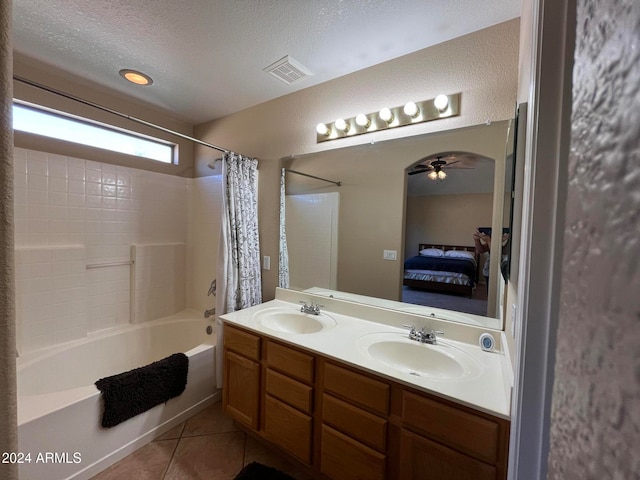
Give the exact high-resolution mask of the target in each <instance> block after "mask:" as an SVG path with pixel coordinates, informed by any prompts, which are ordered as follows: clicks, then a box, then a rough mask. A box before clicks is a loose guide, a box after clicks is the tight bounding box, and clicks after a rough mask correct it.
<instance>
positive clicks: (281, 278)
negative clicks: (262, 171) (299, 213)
mask: <svg viewBox="0 0 640 480" xmlns="http://www.w3.org/2000/svg"><path fill="white" fill-rule="evenodd" d="M286 173H287V172H286V170H285V169H284V168H283V169H282V172H281V174H280V245H279V248H278V286H279V287H280V288H289V249H288V247H287V232H286V220H285V219H286V205H285V204H286V201H285V195H286V188H285V184H286V178H285V177H286Z"/></svg>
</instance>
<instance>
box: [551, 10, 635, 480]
mask: <svg viewBox="0 0 640 480" xmlns="http://www.w3.org/2000/svg"><path fill="white" fill-rule="evenodd" d="M577 16H578V18H577V32H576V52H575V67H574V85H573V118H572V132H571V133H572V140H571V154H570V162H569V189H568V199H567V218H566V222H567V223H566V231H565V245H564V262H563V274H562V277H563V278H562V292H561V305H560V323H559V329H558V344H557V358H556V377H555V386H554V394H553V412H552V426H551V439H550V440H551V441H550V456H549V478H551V479H562V480H571V479H613V478H615V479H626V480H629V479H637V478H640V448H638V441H639V440H640V408H638V406H639V405H640V328H639V327H640V296H639V295H638V293H639V292H640V240H639V237H640V235H639V234H640V230H639V228H638V226H639V223H638V220H639V216H640V193H639V192H640V3H639V2H638V1H637V0H621V1H618V2H610V1H608V0H580V1H579V2H578V7H577Z"/></svg>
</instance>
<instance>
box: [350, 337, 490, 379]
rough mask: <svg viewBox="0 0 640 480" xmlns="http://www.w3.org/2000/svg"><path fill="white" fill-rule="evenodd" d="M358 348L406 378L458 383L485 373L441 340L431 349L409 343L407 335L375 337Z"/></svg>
mask: <svg viewBox="0 0 640 480" xmlns="http://www.w3.org/2000/svg"><path fill="white" fill-rule="evenodd" d="M357 348H358V349H359V350H360V352H361V353H363V354H364V355H365V356H367V357H368V358H370V359H371V360H373V361H374V362H377V363H380V364H382V365H384V366H386V367H389V368H392V369H394V370H396V371H397V372H399V373H402V374H405V375H412V376H415V377H424V378H428V379H430V380H445V381H449V380H457V381H459V380H467V379H470V378H474V377H476V376H478V375H480V373H482V366H481V365H480V364H478V362H477V361H476V360H475V359H474V358H473V357H472V356H471V355H469V354H468V353H467V352H465V351H464V350H462V349H460V348H457V347H454V346H453V345H451V344H449V343H444V342H442V341H440V340H438V344H437V345H429V344H424V343H419V342H417V341H415V340H409V339H408V338H407V335H406V334H398V333H376V334H371V335H364V336H363V337H360V339H359V340H358V342H357Z"/></svg>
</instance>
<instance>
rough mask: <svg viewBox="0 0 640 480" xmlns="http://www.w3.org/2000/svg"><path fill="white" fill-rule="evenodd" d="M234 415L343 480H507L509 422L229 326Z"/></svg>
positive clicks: (227, 392)
mask: <svg viewBox="0 0 640 480" xmlns="http://www.w3.org/2000/svg"><path fill="white" fill-rule="evenodd" d="M224 335H225V339H224V369H223V370H224V377H225V378H224V382H223V385H224V390H223V406H224V409H225V411H226V412H227V413H228V414H229V415H231V416H232V417H233V418H234V419H236V420H237V421H238V422H240V424H242V425H244V426H245V427H248V428H249V429H250V431H252V432H253V433H254V434H256V435H257V436H259V437H262V438H264V439H265V440H268V441H269V442H271V443H272V444H274V445H276V446H278V447H279V448H280V449H281V450H282V451H283V452H286V453H287V454H289V455H290V456H291V457H292V458H295V459H297V460H298V461H299V462H301V463H302V464H305V465H307V466H308V468H309V470H310V473H311V474H312V475H313V476H314V478H319V479H335V480H360V479H366V480H385V479H394V480H395V479H400V480H444V479H446V480H505V479H506V478H507V449H508V438H509V422H508V421H507V420H503V419H501V418H497V417H495V416H493V415H489V414H486V413H483V412H479V411H477V410H475V409H472V408H469V407H465V406H462V405H459V404H457V403H455V402H452V401H447V400H444V399H442V398H439V397H436V396H434V395H431V394H429V393H426V392H423V391H420V390H418V389H415V388H412V387H408V386H406V385H402V384H400V383H397V382H395V381H392V380H389V379H387V378H383V377H380V376H378V375H375V374H373V373H370V372H367V371H364V370H361V369H358V368H356V367H353V366H351V365H347V364H342V363H340V362H338V361H336V360H333V359H327V358H325V357H323V356H322V355H318V354H315V353H312V352H309V351H306V350H304V349H301V348H298V347H294V346H291V345H287V344H285V343H283V342H280V341H277V340H273V339H271V338H268V337H264V336H261V335H257V334H255V333H252V332H250V331H247V330H244V329H241V328H237V327H235V326H231V325H229V324H225V328H224Z"/></svg>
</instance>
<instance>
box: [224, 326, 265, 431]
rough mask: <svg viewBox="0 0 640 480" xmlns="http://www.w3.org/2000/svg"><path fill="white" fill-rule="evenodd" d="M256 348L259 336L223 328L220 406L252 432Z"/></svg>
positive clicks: (255, 419) (256, 418) (256, 394)
mask: <svg viewBox="0 0 640 480" xmlns="http://www.w3.org/2000/svg"><path fill="white" fill-rule="evenodd" d="M260 346H261V339H260V337H259V336H257V335H254V334H252V333H249V332H246V331H244V330H241V329H238V328H235V327H231V326H229V325H227V326H225V332H224V357H223V358H224V378H223V388H222V406H223V408H224V410H225V412H227V413H228V414H229V415H231V416H232V417H233V418H235V419H236V420H237V421H238V422H241V423H242V424H244V425H246V426H248V427H250V428H251V429H253V430H258V428H259V413H260V361H259V360H260Z"/></svg>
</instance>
